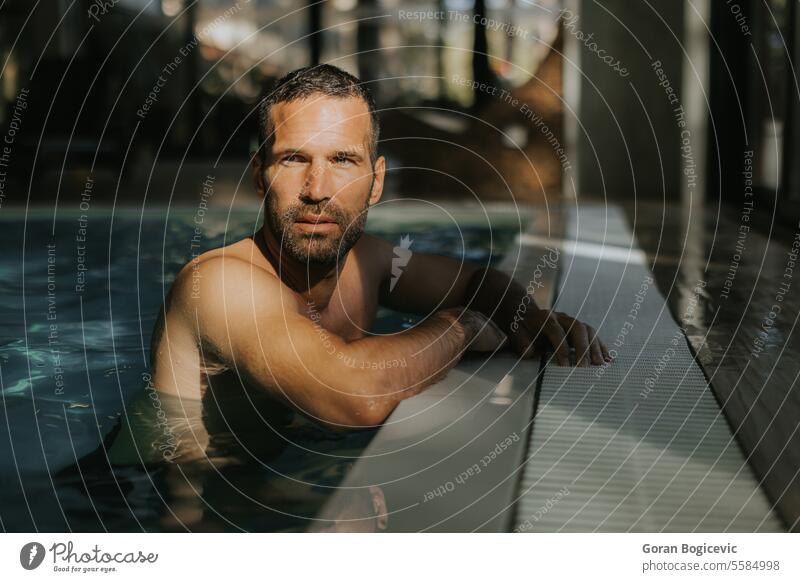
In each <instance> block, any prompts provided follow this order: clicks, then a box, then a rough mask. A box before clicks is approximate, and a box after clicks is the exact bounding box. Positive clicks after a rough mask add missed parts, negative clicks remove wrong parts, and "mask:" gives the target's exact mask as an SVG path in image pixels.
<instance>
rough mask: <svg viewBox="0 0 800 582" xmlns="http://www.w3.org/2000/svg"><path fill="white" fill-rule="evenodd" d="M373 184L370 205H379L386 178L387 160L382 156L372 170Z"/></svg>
mask: <svg viewBox="0 0 800 582" xmlns="http://www.w3.org/2000/svg"><path fill="white" fill-rule="evenodd" d="M372 175H373V176H374V177H373V180H374V182H373V184H372V194H371V195H370V197H369V205H370V206H373V205H374V204H377V203H378V201H379V200H380V199H381V196H382V195H383V180H384V178H385V177H386V158H384V157H383V156H380V157H379V158H378V159H377V160H375V167H374V168H373V170H372Z"/></svg>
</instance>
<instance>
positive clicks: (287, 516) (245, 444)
mask: <svg viewBox="0 0 800 582" xmlns="http://www.w3.org/2000/svg"><path fill="white" fill-rule="evenodd" d="M229 380H231V379H229ZM236 384H238V383H237V382H233V381H230V382H229V383H228V385H226V386H225V388H233V387H234V386H235V385H236ZM239 386H241V385H240V384H239ZM218 388H219V386H218ZM220 392H221V393H225V394H226V396H225V398H224V399H217V398H215V397H214V396H213V393H212V392H211V391H207V392H206V397H205V398H204V399H203V401H197V400H187V399H181V398H178V397H175V396H170V395H164V394H160V393H156V392H154V391H150V390H144V391H143V392H142V394H141V395H140V397H139V398H137V400H136V401H135V402H133V403H132V405H131V406H130V407H129V408H128V410H127V416H126V419H125V421H124V422H123V423H122V426H121V427H120V429H119V431H118V433H117V434H116V436H115V438H114V441H113V444H112V445H111V447H110V448H109V449H108V455H107V461H106V460H105V458H104V455H103V454H100V453H98V454H95V455H93V456H92V457H91V458H89V459H85V460H84V461H83V462H82V463H81V464H80V466H77V467H74V468H73V469H72V470H70V471H67V472H64V473H62V474H61V475H60V476H59V478H58V483H59V485H61V486H65V487H67V488H69V487H73V488H77V489H78V490H80V491H81V492H82V493H83V494H85V495H86V496H87V497H89V498H90V500H91V502H92V504H93V505H94V509H95V512H96V516H95V520H87V517H88V516H87V515H86V513H87V512H86V504H85V503H83V504H78V506H77V508H76V509H77V512H78V514H73V515H70V512H69V508H68V507H67V515H66V516H65V517H66V519H67V521H68V522H69V523H75V524H80V527H81V528H83V527H86V528H87V529H89V530H94V529H97V528H98V526H99V528H100V529H102V526H105V527H106V528H107V529H108V530H110V531H120V530H123V531H124V530H138V529H145V530H148V531H168V532H176V531H187V530H188V531H195V532H196V531H207V532H208V531H240V530H242V531H304V530H306V529H307V528H308V527H309V525H310V524H311V523H313V518H314V516H315V515H316V514H317V513H318V512H319V510H320V508H321V506H322V504H323V503H324V501H325V499H326V498H327V496H328V494H329V493H330V491H331V489H332V488H334V487H336V486H337V485H338V484H339V483H340V482H341V480H342V479H343V477H344V475H345V472H346V471H347V469H348V467H349V466H350V465H351V463H352V461H353V459H354V458H356V457H357V456H358V455H359V454H360V452H361V451H362V450H363V448H364V447H366V445H367V444H368V443H369V440H370V439H371V438H372V435H373V434H374V431H358V432H352V433H334V432H331V431H329V430H327V429H325V428H322V427H320V426H318V425H316V424H315V423H313V422H311V421H309V420H307V419H305V418H303V417H302V416H301V415H299V414H294V413H293V412H292V411H290V410H289V409H287V408H286V407H284V406H282V405H280V404H278V403H276V402H275V401H272V400H269V399H267V398H266V397H264V396H260V395H258V393H254V392H250V391H247V390H242V389H241V388H240V389H239V390H238V391H234V390H229V391H222V390H220ZM109 465H110V467H109ZM76 472H77V474H76ZM81 477H82V478H83V480H85V481H86V485H85V487H84V486H82V482H81ZM120 497H122V498H123V499H124V502H121V500H120ZM376 503H377V502H376ZM96 521H99V522H100V523H99V524H98V523H96Z"/></svg>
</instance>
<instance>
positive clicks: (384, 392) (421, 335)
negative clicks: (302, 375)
mask: <svg viewBox="0 0 800 582" xmlns="http://www.w3.org/2000/svg"><path fill="white" fill-rule="evenodd" d="M457 312H458V310H454V309H453V310H450V309H448V310H445V311H439V312H436V313H434V314H433V315H431V316H430V317H428V318H427V319H425V320H424V321H422V322H421V323H419V324H417V325H416V326H415V327H414V328H413V329H410V330H407V331H404V332H401V333H398V334H394V335H385V336H371V337H367V338H364V339H361V340H357V341H355V342H351V343H349V344H347V352H348V355H349V357H350V358H351V365H352V366H353V367H356V368H358V369H361V370H371V371H373V372H375V374H373V379H372V381H370V382H368V384H369V385H370V386H371V391H372V393H373V395H374V396H383V397H389V396H391V397H392V398H391V399H396V401H399V400H402V399H404V398H407V397H409V396H412V395H413V394H417V393H418V392H420V391H421V390H423V389H424V388H426V387H427V386H430V385H431V384H434V383H435V382H437V381H438V380H440V379H441V378H442V377H444V376H445V375H446V374H447V372H448V371H449V370H450V369H451V368H452V367H453V366H455V365H456V364H457V363H458V361H459V359H460V358H461V356H462V354H463V353H464V351H465V350H466V349H467V346H468V345H469V342H470V341H471V340H472V338H473V337H474V335H475V333H476V332H477V329H476V326H475V325H474V323H473V322H471V321H470V320H469V318H468V317H461V318H459V317H458V315H457Z"/></svg>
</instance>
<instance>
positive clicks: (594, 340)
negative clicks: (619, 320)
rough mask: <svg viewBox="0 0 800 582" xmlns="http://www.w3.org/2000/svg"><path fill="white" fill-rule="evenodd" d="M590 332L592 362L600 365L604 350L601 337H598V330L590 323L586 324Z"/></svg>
mask: <svg viewBox="0 0 800 582" xmlns="http://www.w3.org/2000/svg"><path fill="white" fill-rule="evenodd" d="M586 330H587V331H588V332H589V342H590V345H589V351H590V352H591V355H592V364H594V365H595V366H599V365H600V364H602V363H603V350H602V348H601V347H600V339H599V338H598V337H597V330H596V329H595V328H593V327H591V326H589V325H587V326H586Z"/></svg>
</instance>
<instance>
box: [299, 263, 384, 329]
mask: <svg viewBox="0 0 800 582" xmlns="http://www.w3.org/2000/svg"><path fill="white" fill-rule="evenodd" d="M343 275H344V273H343ZM314 310H315V308H314V306H313V304H311V305H308V306H307V316H309V317H311V316H312V313H313V311H314ZM377 310H378V288H377V285H373V284H371V283H370V281H369V280H368V279H365V278H363V277H360V276H359V273H352V272H351V273H348V274H347V275H346V276H342V277H340V279H339V281H338V283H337V285H336V288H335V290H334V292H333V294H332V295H331V298H330V301H329V302H328V304H327V305H326V306H325V307H324V308H323V309H317V310H316V313H317V321H318V322H319V324H320V325H322V327H324V328H325V329H327V330H329V331H331V332H333V333H335V334H336V335H338V336H340V337H342V338H344V339H345V340H347V341H353V340H357V339H359V338H362V337H364V336H365V335H367V333H368V332H369V330H370V328H371V327H372V324H373V323H374V321H375V314H376V313H377Z"/></svg>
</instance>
